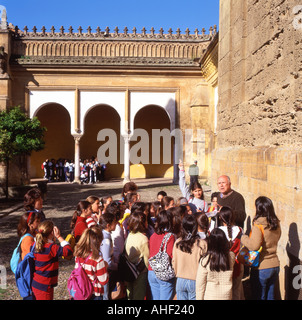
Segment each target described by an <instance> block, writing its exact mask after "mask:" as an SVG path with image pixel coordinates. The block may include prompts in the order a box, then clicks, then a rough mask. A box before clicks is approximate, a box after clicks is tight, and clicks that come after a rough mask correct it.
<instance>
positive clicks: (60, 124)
mask: <svg viewBox="0 0 302 320" xmlns="http://www.w3.org/2000/svg"><path fill="white" fill-rule="evenodd" d="M35 116H36V117H37V118H38V119H39V121H40V122H41V125H42V126H43V127H46V128H47V131H46V133H45V136H44V140H45V148H44V149H43V150H41V151H39V152H33V153H32V155H31V157H30V176H31V178H42V177H43V176H44V172H43V170H42V169H41V164H42V163H43V161H45V160H46V159H52V158H53V159H55V160H58V159H59V158H64V159H73V158H74V138H73V136H72V135H71V128H70V126H71V118H70V114H69V112H68V110H67V109H66V108H65V107H64V106H62V105H61V104H58V103H52V102H49V103H45V104H43V105H41V106H40V108H38V109H37V110H36V112H35Z"/></svg>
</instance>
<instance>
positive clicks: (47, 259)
mask: <svg viewBox="0 0 302 320" xmlns="http://www.w3.org/2000/svg"><path fill="white" fill-rule="evenodd" d="M55 238H56V239H57V240H58V241H59V242H60V246H59V245H57V244H55V243H54V241H55ZM70 255H72V249H71V247H70V245H69V243H68V242H67V241H65V240H64V239H63V238H62V237H61V235H60V230H59V229H58V228H57V227H55V226H54V224H53V222H52V221H50V220H46V221H44V222H42V223H41V224H40V225H39V226H38V233H37V235H36V247H35V250H34V260H35V270H34V273H33V281H32V291H33V295H34V297H35V299H36V300H53V293H54V287H55V286H57V283H58V269H59V257H62V256H63V257H68V256H70Z"/></svg>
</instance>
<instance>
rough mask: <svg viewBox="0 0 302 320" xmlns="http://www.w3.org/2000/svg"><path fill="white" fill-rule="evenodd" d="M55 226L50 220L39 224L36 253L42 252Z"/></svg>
mask: <svg viewBox="0 0 302 320" xmlns="http://www.w3.org/2000/svg"><path fill="white" fill-rule="evenodd" d="M53 227H54V224H53V222H52V221H50V220H46V221H43V222H42V223H41V224H39V227H38V232H37V234H36V252H42V250H43V248H44V245H45V244H46V243H47V241H48V237H49V235H50V234H51V233H52V231H53Z"/></svg>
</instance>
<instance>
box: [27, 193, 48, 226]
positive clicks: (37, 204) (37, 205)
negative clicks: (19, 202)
mask: <svg viewBox="0 0 302 320" xmlns="http://www.w3.org/2000/svg"><path fill="white" fill-rule="evenodd" d="M23 207H24V209H25V210H26V211H36V212H40V219H41V222H43V221H44V220H45V214H44V212H43V210H42V208H43V194H42V192H41V191H40V189H38V188H32V189H30V190H29V191H28V192H27V193H26V194H25V196H24V202H23Z"/></svg>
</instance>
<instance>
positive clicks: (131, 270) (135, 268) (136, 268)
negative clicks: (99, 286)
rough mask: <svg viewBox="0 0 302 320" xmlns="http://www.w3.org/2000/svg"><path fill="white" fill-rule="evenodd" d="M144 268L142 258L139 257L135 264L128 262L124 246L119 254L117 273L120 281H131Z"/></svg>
mask: <svg viewBox="0 0 302 320" xmlns="http://www.w3.org/2000/svg"><path fill="white" fill-rule="evenodd" d="M145 269H146V266H145V262H144V259H143V258H141V259H139V261H138V262H137V263H136V264H135V263H132V262H130V260H129V258H128V255H127V253H126V250H125V248H124V251H123V253H122V254H121V255H120V260H119V263H118V274H119V276H120V279H119V280H121V281H127V282H133V281H135V280H136V279H137V278H138V276H139V275H140V274H141V272H142V271H144V270H145Z"/></svg>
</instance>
